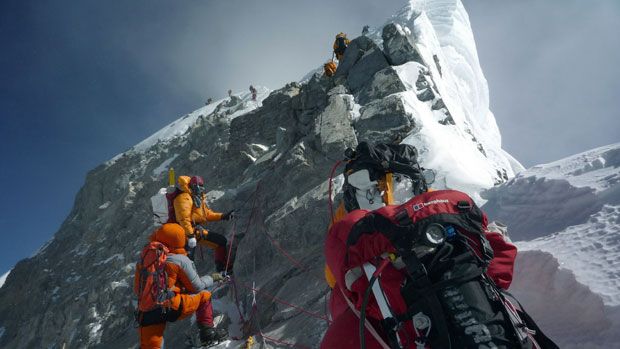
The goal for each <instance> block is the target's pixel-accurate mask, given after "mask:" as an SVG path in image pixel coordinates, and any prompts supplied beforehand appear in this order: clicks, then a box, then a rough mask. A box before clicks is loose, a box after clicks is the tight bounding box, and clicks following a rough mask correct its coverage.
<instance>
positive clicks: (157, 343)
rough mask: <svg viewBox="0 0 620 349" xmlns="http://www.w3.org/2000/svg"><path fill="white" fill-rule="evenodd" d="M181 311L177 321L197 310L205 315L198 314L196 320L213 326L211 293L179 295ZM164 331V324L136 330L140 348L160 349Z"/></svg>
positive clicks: (141, 327)
mask: <svg viewBox="0 0 620 349" xmlns="http://www.w3.org/2000/svg"><path fill="white" fill-rule="evenodd" d="M179 296H180V297H181V298H182V302H183V303H182V304H183V310H182V311H181V316H179V320H180V319H183V318H186V317H187V316H190V315H192V314H193V313H195V312H196V310H198V309H199V308H201V310H203V311H204V312H206V314H200V315H202V316H198V314H197V316H196V317H197V320H198V321H199V322H200V320H201V319H204V318H205V317H206V318H208V319H209V320H210V321H208V322H211V323H210V324H209V325H213V315H212V314H213V305H212V304H211V292H209V291H202V292H200V293H198V294H181V295H179ZM165 329H166V323H165V322H164V323H161V324H156V325H150V326H140V327H139V328H138V334H139V336H140V348H141V349H160V348H161V344H162V342H163V340H164V330H165Z"/></svg>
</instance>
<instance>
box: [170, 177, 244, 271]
mask: <svg viewBox="0 0 620 349" xmlns="http://www.w3.org/2000/svg"><path fill="white" fill-rule="evenodd" d="M177 183H178V189H179V190H180V191H181V193H180V194H178V195H177V196H176V197H175V198H174V212H175V215H176V221H177V222H178V223H179V224H180V225H181V226H182V227H183V229H184V230H185V235H186V236H187V239H188V240H187V242H188V248H189V249H190V250H193V249H194V248H195V247H196V244H200V245H204V246H208V247H209V248H211V249H213V250H214V252H215V253H214V259H215V267H216V269H217V271H218V272H226V273H230V271H232V269H233V262H234V258H233V254H234V253H230V254H231V258H230V260H227V259H228V252H229V251H228V246H227V245H228V240H227V239H226V237H225V236H224V235H222V234H218V233H215V232H212V231H211V232H210V231H208V230H207V229H206V228H205V227H204V226H203V225H204V224H205V223H207V222H210V221H219V220H224V221H228V220H231V219H234V213H235V210H230V211H228V212H227V213H218V212H214V211H212V210H211V209H209V207H207V202H206V191H205V187H204V180H203V179H202V177H200V176H193V177H191V178H190V177H188V176H179V178H178V180H177ZM231 252H232V251H231ZM191 255H193V253H192V252H190V256H191Z"/></svg>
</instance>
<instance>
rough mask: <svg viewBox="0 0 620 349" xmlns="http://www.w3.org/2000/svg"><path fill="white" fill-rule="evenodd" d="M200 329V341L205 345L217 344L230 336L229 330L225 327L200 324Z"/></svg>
mask: <svg viewBox="0 0 620 349" xmlns="http://www.w3.org/2000/svg"><path fill="white" fill-rule="evenodd" d="M198 329H199V334H200V342H201V344H202V346H203V347H204V346H206V347H208V346H212V345H215V344H217V343H219V342H221V341H223V340H224V339H226V337H228V331H226V330H225V329H223V328H217V327H211V326H208V325H204V324H198Z"/></svg>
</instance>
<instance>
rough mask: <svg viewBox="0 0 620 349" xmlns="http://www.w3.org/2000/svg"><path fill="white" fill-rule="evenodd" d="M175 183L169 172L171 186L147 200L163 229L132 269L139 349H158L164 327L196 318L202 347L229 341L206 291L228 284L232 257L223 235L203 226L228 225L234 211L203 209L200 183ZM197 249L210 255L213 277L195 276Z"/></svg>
mask: <svg viewBox="0 0 620 349" xmlns="http://www.w3.org/2000/svg"><path fill="white" fill-rule="evenodd" d="M174 177H175V176H174V171H173V170H172V169H171V170H170V173H169V186H168V187H167V188H162V189H161V190H160V191H159V192H158V194H157V195H155V196H153V197H152V198H151V203H152V207H153V213H154V215H155V218H156V223H158V224H161V226H160V227H159V228H157V229H156V230H155V232H154V233H153V234H152V235H151V236H150V238H149V240H150V242H149V243H148V244H147V245H146V246H145V247H144V249H143V250H142V253H141V255H140V260H139V261H138V262H137V264H136V273H135V278H134V292H135V293H136V295H137V296H138V309H137V311H136V322H137V324H138V326H139V330H138V332H139V336H140V347H141V348H142V349H159V348H161V347H162V343H163V333H164V329H165V327H166V323H167V322H174V321H176V320H179V319H183V318H185V317H188V316H191V315H192V314H194V313H196V324H197V327H198V335H199V338H200V342H201V343H200V344H201V345H203V346H211V345H213V344H216V343H218V342H220V341H222V340H223V339H225V338H226V337H228V332H227V330H225V329H223V328H217V327H215V325H214V322H213V305H212V302H211V299H212V294H211V292H210V291H209V290H208V289H209V288H211V287H212V286H214V284H215V283H219V282H225V281H226V279H227V275H228V274H230V273H231V271H232V270H233V262H234V253H233V249H231V248H230V246H228V241H227V239H226V237H225V236H224V235H222V234H218V233H216V232H213V231H209V230H207V229H206V228H205V226H204V225H205V224H206V223H207V222H211V221H219V220H225V221H226V220H231V219H233V218H234V210H231V211H228V212H227V213H219V212H214V211H212V210H211V209H210V208H209V207H208V206H207V203H206V190H205V186H204V180H203V178H202V177H199V176H193V177H191V178H190V177H189V176H179V178H178V181H177V184H176V186H175V185H174V184H175V180H174ZM196 246H207V247H209V248H210V249H213V250H214V254H213V255H214V262H215V266H216V271H217V272H214V273H212V274H211V275H207V276H204V277H202V278H201V277H199V276H198V272H197V270H196V266H195V264H194V262H193V259H194V256H195V250H196ZM190 332H191V331H190ZM190 337H193V336H191V335H190Z"/></svg>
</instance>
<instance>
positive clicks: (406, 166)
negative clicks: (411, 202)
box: [342, 142, 428, 212]
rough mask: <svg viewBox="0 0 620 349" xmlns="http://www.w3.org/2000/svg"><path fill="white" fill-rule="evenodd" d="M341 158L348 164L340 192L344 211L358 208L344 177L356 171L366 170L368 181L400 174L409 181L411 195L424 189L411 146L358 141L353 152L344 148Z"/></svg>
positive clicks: (426, 187) (350, 186)
mask: <svg viewBox="0 0 620 349" xmlns="http://www.w3.org/2000/svg"><path fill="white" fill-rule="evenodd" d="M345 157H346V158H347V159H348V160H349V161H348V162H347V164H346V166H345V169H344V185H343V186H342V191H343V193H344V194H343V195H344V197H343V199H344V205H345V208H346V210H347V212H351V211H353V210H356V209H359V208H360V206H359V203H358V202H357V199H356V198H355V187H353V186H352V185H351V184H349V182H348V176H349V175H350V174H352V173H354V172H356V171H359V170H364V169H365V170H368V172H369V175H370V180H371V181H376V180H378V179H381V178H383V177H384V176H385V174H386V173H388V172H391V173H398V174H401V175H404V176H406V177H408V178H410V179H411V181H412V184H413V193H412V196H413V195H418V194H420V193H423V192H425V191H427V190H428V186H427V183H426V181H425V180H424V176H423V175H422V171H423V168H421V167H420V164H418V151H417V149H416V148H415V147H414V146H412V145H409V144H386V143H378V144H374V145H373V144H370V143H367V142H360V143H359V144H358V145H357V147H356V148H355V150H352V149H351V148H349V149H347V150H346V151H345Z"/></svg>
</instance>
